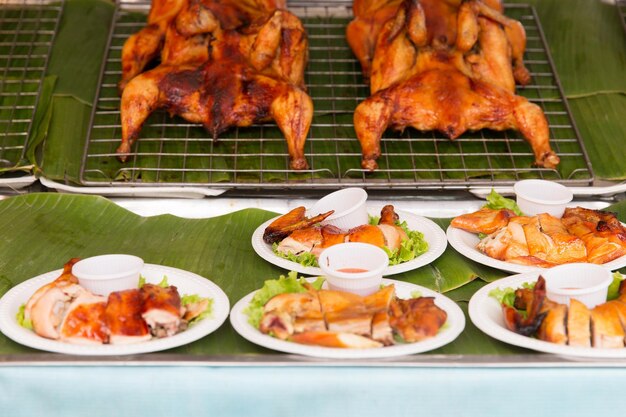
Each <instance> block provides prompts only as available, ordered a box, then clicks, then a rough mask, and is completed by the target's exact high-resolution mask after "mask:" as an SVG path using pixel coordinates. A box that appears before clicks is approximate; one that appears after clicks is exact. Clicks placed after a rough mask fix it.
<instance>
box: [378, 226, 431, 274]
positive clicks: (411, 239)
mask: <svg viewBox="0 0 626 417" xmlns="http://www.w3.org/2000/svg"><path fill="white" fill-rule="evenodd" d="M398 226H400V227H401V228H402V230H404V232H405V233H406V235H407V236H408V239H406V240H403V241H402V243H401V244H400V247H399V248H398V249H396V250H395V251H391V250H389V248H387V247H384V248H383V249H384V250H385V252H387V255H389V265H390V266H391V265H398V264H401V263H403V262H408V261H412V260H413V259H415V258H417V257H418V256H420V255H421V254H423V253H426V251H428V242H426V239H424V234H423V233H421V232H418V231H415V230H409V228H408V226H407V224H406V221H404V222H401V223H399V224H398Z"/></svg>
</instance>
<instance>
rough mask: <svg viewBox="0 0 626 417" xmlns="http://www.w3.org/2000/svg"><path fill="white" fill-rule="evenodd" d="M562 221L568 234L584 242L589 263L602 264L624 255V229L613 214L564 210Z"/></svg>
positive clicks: (625, 251)
mask: <svg viewBox="0 0 626 417" xmlns="http://www.w3.org/2000/svg"><path fill="white" fill-rule="evenodd" d="M562 221H563V224H564V225H565V227H566V228H567V230H568V231H569V232H570V233H572V234H573V235H576V236H578V237H579V238H580V239H582V240H583V241H584V242H585V245H586V247H587V254H588V260H589V262H591V263H597V264H602V263H606V262H610V261H612V260H614V259H616V258H619V257H620V256H623V255H626V228H624V226H623V225H622V224H621V223H620V221H619V220H618V219H617V217H615V215H614V214H613V213H610V212H606V211H601V210H590V209H585V208H582V207H576V208H566V209H565V213H564V214H563V218H562Z"/></svg>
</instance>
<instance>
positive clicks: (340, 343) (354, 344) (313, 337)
mask: <svg viewBox="0 0 626 417" xmlns="http://www.w3.org/2000/svg"><path fill="white" fill-rule="evenodd" d="M289 340H291V341H292V342H296V343H302V344H306V345H318V346H325V347H335V348H352V349H371V348H378V347H382V346H383V344H382V343H380V342H376V341H375V340H372V339H369V338H367V337H363V336H359V335H356V334H352V333H337V332H307V333H299V334H294V335H293V336H291V338H290V339H289Z"/></svg>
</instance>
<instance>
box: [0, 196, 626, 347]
mask: <svg viewBox="0 0 626 417" xmlns="http://www.w3.org/2000/svg"><path fill="white" fill-rule="evenodd" d="M609 209H610V210H612V211H614V212H616V213H618V216H619V217H620V218H621V219H624V218H626V201H624V202H621V203H618V204H616V205H614V206H612V207H610V208H609ZM273 216H275V213H271V212H268V211H264V210H259V209H246V210H241V211H238V212H235V213H232V214H228V215H224V216H220V217H215V218H209V219H184V218H179V217H175V216H171V215H161V216H155V217H141V216H138V215H136V214H134V213H131V212H129V211H127V210H125V209H123V208H121V207H119V206H118V205H116V204H114V203H112V202H111V201H109V200H107V199H105V198H102V197H94V196H83V195H64V194H54V193H39V194H37V193H35V194H28V195H22V196H17V197H11V198H8V199H5V200H0V230H2V237H3V238H2V239H0V253H2V256H1V257H0V296H1V295H3V294H4V293H5V292H6V291H8V290H9V289H10V288H11V287H13V286H15V285H17V284H19V283H20V282H23V281H25V280H27V279H29V278H32V277H34V276H37V275H39V274H42V273H45V272H48V271H51V270H54V269H58V268H61V267H62V266H63V264H64V263H65V262H66V261H67V260H69V259H70V258H73V257H81V258H83V257H89V256H93V255H98V254H104V253H131V254H134V255H137V256H140V257H142V258H143V259H144V260H145V261H146V262H147V263H154V264H160V265H167V266H172V267H176V268H181V269H185V270H189V271H192V272H195V273H197V274H199V275H201V276H204V277H206V278H208V279H210V280H212V281H213V282H215V283H216V284H217V285H219V286H220V287H221V288H222V289H223V290H224V291H225V292H226V294H227V295H228V298H229V300H230V302H231V304H234V303H235V302H237V301H238V300H239V299H240V298H241V297H243V296H244V295H246V294H248V293H250V292H252V291H254V290H255V289H257V288H259V287H261V286H262V285H263V281H265V280H266V279H272V278H276V277H278V276H279V275H280V274H284V273H285V272H286V271H285V270H282V269H281V268H278V267H276V266H274V265H272V264H270V263H268V262H266V261H265V260H263V259H261V258H260V257H259V256H257V255H256V253H255V252H254V250H253V249H252V247H251V245H250V236H251V235H252V233H253V231H254V230H255V229H256V228H257V227H258V225H260V224H261V223H263V222H264V221H266V220H268V219H270V218H272V217H273ZM436 221H437V222H438V224H439V225H441V226H443V227H445V226H447V224H448V223H449V220H443V219H437V220H436ZM506 275H508V274H507V273H505V272H503V271H495V270H489V269H488V268H484V267H482V266H480V265H478V264H476V263H474V262H472V261H469V260H467V259H465V258H464V257H462V256H461V255H459V254H458V253H456V252H455V251H454V250H453V249H451V248H448V249H447V250H446V252H445V254H444V255H443V256H442V257H441V258H439V259H438V260H436V261H435V262H433V263H432V264H431V265H428V266H425V267H423V268H420V269H418V270H415V271H410V272H407V273H404V274H401V275H396V276H394V277H393V278H394V279H399V280H403V281H408V282H412V283H416V284H419V285H423V286H426V287H428V288H432V289H435V290H438V291H441V292H445V293H446V294H447V295H448V296H450V297H451V298H452V299H454V300H456V301H457V302H458V303H459V304H460V305H461V306H462V307H463V308H464V309H466V306H467V301H468V300H469V299H470V298H471V295H472V294H473V293H474V292H475V291H476V290H478V289H479V288H480V287H482V286H483V285H485V284H486V281H491V280H493V279H496V278H499V277H503V276H506ZM478 278H480V279H478ZM521 351H523V350H522V349H518V348H514V347H511V346H507V345H505V344H503V343H500V342H497V341H495V340H492V339H490V338H488V337H487V336H485V335H483V334H482V333H480V332H479V331H478V330H477V329H476V328H475V327H473V326H472V325H471V323H470V322H469V319H468V324H467V328H466V330H465V331H464V332H463V334H462V335H461V337H460V338H459V339H458V340H457V341H455V342H454V343H452V344H450V345H448V346H446V347H444V348H441V349H439V350H437V351H436V352H435V353H446V354H514V353H520V352H521ZM32 352H33V351H32V350H30V349H27V348H25V347H23V346H20V345H18V344H16V343H14V342H12V341H11V340H9V339H8V338H7V337H5V336H3V335H0V355H3V354H22V353H32ZM168 352H172V353H173V352H176V353H187V354H194V355H231V354H236V355H241V354H246V355H248V354H259V353H270V352H269V351H267V350H265V349H262V348H259V347H257V346H255V345H253V344H251V343H248V342H247V341H245V340H244V339H243V338H241V337H240V336H238V335H237V334H236V333H235V332H234V330H233V329H232V327H231V326H230V324H229V323H225V324H224V325H223V326H222V327H221V328H220V329H219V330H218V331H217V332H215V333H213V334H211V335H209V336H207V337H205V338H203V339H202V340H199V341H197V342H195V343H192V344H190V345H187V346H183V347H180V348H177V349H173V350H171V351H168Z"/></svg>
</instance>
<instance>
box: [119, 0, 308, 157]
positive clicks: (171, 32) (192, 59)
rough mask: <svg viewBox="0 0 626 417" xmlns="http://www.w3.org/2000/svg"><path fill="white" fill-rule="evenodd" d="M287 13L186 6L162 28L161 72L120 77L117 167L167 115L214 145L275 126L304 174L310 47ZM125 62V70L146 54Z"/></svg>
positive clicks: (253, 5)
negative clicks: (230, 134)
mask: <svg viewBox="0 0 626 417" xmlns="http://www.w3.org/2000/svg"><path fill="white" fill-rule="evenodd" d="M155 4H156V3H154V4H153V8H154V5H155ZM283 6H284V5H283V4H282V2H280V3H279V2H272V1H269V0H266V1H262V2H255V1H245V2H243V3H237V2H234V1H233V2H228V1H226V2H217V1H215V0H213V1H209V0H184V1H183V2H182V5H181V6H180V8H179V10H178V13H177V14H176V15H175V16H174V17H172V18H171V19H170V20H169V21H168V25H167V27H166V29H165V32H164V33H165V34H164V36H163V42H162V44H160V47H162V50H161V62H160V65H158V66H157V67H156V68H154V69H152V70H149V71H146V72H144V73H141V74H139V75H137V74H136V72H137V71H128V72H123V78H122V82H121V84H120V85H121V87H122V89H123V93H122V101H121V118H122V143H121V145H120V146H119V148H118V150H117V152H118V154H119V158H120V160H122V161H125V160H126V158H127V154H128V153H129V152H130V149H131V146H132V144H133V142H134V141H135V140H136V139H137V138H138V136H139V133H140V131H141V127H142V125H143V123H144V122H145V120H146V118H147V117H148V116H149V115H150V114H151V113H152V112H153V111H155V110H156V109H158V108H163V109H165V110H167V111H168V112H169V113H170V115H172V116H173V115H178V116H180V117H182V118H184V119H185V120H188V121H191V122H193V123H200V124H202V125H203V126H204V127H205V128H206V129H207V130H208V131H209V132H211V133H212V134H213V137H214V138H215V139H217V137H218V135H219V134H220V133H222V132H224V131H225V130H227V129H229V128H230V127H233V126H239V127H245V126H250V125H252V124H254V123H263V122H268V121H272V120H273V121H275V122H276V124H277V125H278V127H279V129H280V130H281V131H282V133H283V134H284V136H285V139H286V140H287V147H288V151H289V156H290V168H292V169H305V168H307V167H308V165H307V162H306V159H305V158H304V142H305V140H306V136H307V134H308V130H309V127H310V124H311V119H312V117H313V104H312V101H311V99H310V97H309V96H308V95H307V94H306V93H305V91H304V88H305V86H304V67H305V66H306V62H307V58H308V42H307V37H306V33H305V31H304V28H303V26H302V24H301V22H300V20H299V19H298V18H297V17H296V16H294V15H293V14H291V13H289V12H288V11H286V10H282V9H277V7H283ZM224 10H240V11H242V12H241V13H240V14H236V13H235V14H234V15H231V14H229V13H230V12H228V13H226V14H223V13H224ZM233 13H234V12H233ZM151 15H152V12H151ZM233 16H234V17H233ZM149 22H150V20H149ZM236 23H240V25H236ZM235 25H236V26H235ZM129 42H130V39H129ZM129 48H130V46H129ZM125 49H126V47H125ZM157 49H158V48H157ZM128 56H129V58H128V59H127V60H125V59H124V56H123V58H122V61H123V66H124V63H125V62H128V63H132V62H136V61H137V59H136V58H137V57H138V56H142V54H139V53H134V55H133V54H132V53H130V52H129V54H128ZM142 62H143V61H142ZM129 67H130V65H129ZM136 67H137V69H138V71H141V69H143V68H144V67H145V65H143V66H140V65H137V66H136ZM139 67H141V68H139ZM129 80H130V81H129Z"/></svg>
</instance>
